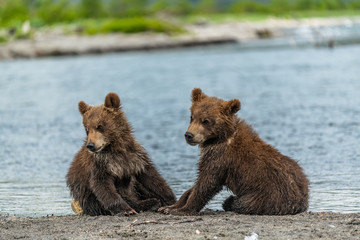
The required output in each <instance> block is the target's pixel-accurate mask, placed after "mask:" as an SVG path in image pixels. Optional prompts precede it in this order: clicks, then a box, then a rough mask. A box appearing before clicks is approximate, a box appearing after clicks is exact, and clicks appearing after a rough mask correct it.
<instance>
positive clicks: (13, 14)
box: [0, 0, 30, 26]
mask: <svg viewBox="0 0 360 240" xmlns="http://www.w3.org/2000/svg"><path fill="white" fill-rule="evenodd" d="M29 18H30V11H29V7H28V5H27V1H26V0H8V1H5V3H4V5H3V7H2V8H1V9H0V25H2V26H6V25H11V24H14V23H21V22H24V21H26V20H28V19H29Z"/></svg>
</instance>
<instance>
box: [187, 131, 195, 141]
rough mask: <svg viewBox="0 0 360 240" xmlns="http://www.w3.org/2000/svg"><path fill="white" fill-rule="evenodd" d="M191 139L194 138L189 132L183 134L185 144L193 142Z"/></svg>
mask: <svg viewBox="0 0 360 240" xmlns="http://www.w3.org/2000/svg"><path fill="white" fill-rule="evenodd" d="M193 138H194V135H193V134H192V133H190V132H186V133H185V139H186V141H187V142H191V141H192V140H193Z"/></svg>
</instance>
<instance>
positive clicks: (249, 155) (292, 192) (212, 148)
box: [159, 88, 309, 215]
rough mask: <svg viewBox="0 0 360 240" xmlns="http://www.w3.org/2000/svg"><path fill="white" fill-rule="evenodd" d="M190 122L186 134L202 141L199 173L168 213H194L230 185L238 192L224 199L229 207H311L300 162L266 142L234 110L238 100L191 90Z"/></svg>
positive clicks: (252, 210) (276, 211)
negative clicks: (190, 186)
mask: <svg viewBox="0 0 360 240" xmlns="http://www.w3.org/2000/svg"><path fill="white" fill-rule="evenodd" d="M190 110H191V120H190V126H189V128H188V130H187V132H186V133H185V139H186V141H187V143H188V144H190V145H197V144H198V145H199V146H200V150H201V154H200V161H199V165H198V178H197V180H196V183H195V185H194V186H193V187H192V188H190V189H189V190H187V191H186V192H185V193H184V194H183V195H182V196H181V198H180V199H179V200H178V201H177V202H176V203H175V204H174V205H172V206H169V207H163V208H161V209H159V211H162V212H164V213H166V214H169V213H170V214H178V215H191V214H195V213H197V212H199V211H200V210H201V209H202V208H203V207H204V206H205V205H206V204H207V202H208V201H209V200H210V199H212V198H213V197H214V196H215V195H216V194H217V193H218V192H219V191H220V190H221V189H222V188H223V186H226V187H227V188H228V189H230V190H231V191H232V192H233V193H234V195H235V196H230V197H229V198H228V199H226V200H225V201H224V203H223V208H224V210H225V211H234V212H237V213H242V214H259V215H284V214H296V213H300V212H303V211H305V210H306V209H307V208H308V197H309V193H308V191H309V190H308V185H309V181H308V179H307V178H306V176H305V174H304V172H303V170H302V169H301V167H300V166H299V165H298V164H297V162H295V161H294V160H292V159H290V158H289V157H287V156H284V155H282V154H281V153H280V152H278V151H277V150H276V149H275V148H274V147H272V146H270V145H269V144H267V143H265V142H264V141H263V140H262V139H261V138H260V137H259V136H258V134H257V133H255V132H254V130H253V129H252V128H251V126H250V125H248V124H247V123H246V122H245V121H244V120H242V119H240V118H238V117H237V116H236V112H237V111H239V110H240V101H239V100H238V99H233V100H230V101H224V100H222V99H218V98H216V97H208V96H206V95H205V94H204V93H203V92H202V91H201V89H199V88H195V89H194V90H193V91H192V106H191V108H190Z"/></svg>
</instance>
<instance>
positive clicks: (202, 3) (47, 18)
mask: <svg viewBox="0 0 360 240" xmlns="http://www.w3.org/2000/svg"><path fill="white" fill-rule="evenodd" d="M356 15H357V16H359V15H360V1H359V0H258V1H253V0H227V1H219V0H76V1H75V0H0V29H6V31H8V32H6V33H5V34H4V33H3V32H0V41H6V40H7V39H8V38H9V36H10V35H11V37H15V38H17V37H26V36H30V35H31V33H29V32H24V31H23V24H24V22H26V21H27V20H29V21H30V25H31V29H32V30H31V31H33V29H34V28H35V29H36V28H40V27H43V26H49V25H50V26H52V25H69V24H71V25H74V24H75V25H77V26H78V27H77V29H81V30H82V33H87V34H97V33H109V32H124V33H136V32H144V31H151V32H164V33H167V34H177V33H181V32H182V30H181V28H180V27H178V26H175V25H174V24H170V23H167V22H169V21H167V22H165V21H163V20H159V19H169V18H170V17H172V18H175V19H177V20H178V21H179V20H180V22H189V21H190V22H192V21H197V20H198V19H199V18H206V19H207V20H210V21H226V20H234V19H236V20H252V21H257V20H263V19H266V18H268V17H269V16H276V17H285V18H304V17H314V16H316V17H329V16H356ZM7 35H9V36H7Z"/></svg>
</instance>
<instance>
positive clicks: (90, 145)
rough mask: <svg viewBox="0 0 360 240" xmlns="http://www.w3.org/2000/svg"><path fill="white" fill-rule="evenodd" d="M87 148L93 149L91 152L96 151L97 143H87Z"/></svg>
mask: <svg viewBox="0 0 360 240" xmlns="http://www.w3.org/2000/svg"><path fill="white" fill-rule="evenodd" d="M86 148H87V149H88V150H89V151H91V152H95V150H96V149H95V144H94V143H93V142H89V143H88V144H87V145H86Z"/></svg>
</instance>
